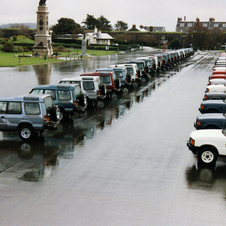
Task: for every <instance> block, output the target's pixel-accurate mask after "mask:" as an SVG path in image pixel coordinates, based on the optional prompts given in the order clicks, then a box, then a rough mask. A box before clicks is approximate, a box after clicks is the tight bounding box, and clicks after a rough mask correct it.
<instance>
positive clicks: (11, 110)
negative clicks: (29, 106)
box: [7, 101, 22, 114]
mask: <svg viewBox="0 0 226 226" xmlns="http://www.w3.org/2000/svg"><path fill="white" fill-rule="evenodd" d="M7 113H8V114H21V113H22V111H21V102H14V101H12V102H11V101H10V102H9V103H8V111H7Z"/></svg>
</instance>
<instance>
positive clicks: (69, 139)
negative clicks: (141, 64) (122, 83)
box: [0, 52, 226, 226]
mask: <svg viewBox="0 0 226 226" xmlns="http://www.w3.org/2000/svg"><path fill="white" fill-rule="evenodd" d="M217 57H218V55H217V54H216V53H215V52H198V53H196V54H195V56H193V57H191V58H190V59H189V60H188V61H186V62H184V63H183V64H181V66H180V67H179V68H177V70H176V71H175V70H173V69H171V70H169V71H167V72H166V73H165V74H162V75H160V76H158V77H157V78H155V79H153V82H152V83H149V84H146V85H144V86H143V87H142V88H140V89H139V90H138V91H136V92H133V93H132V94H131V95H129V96H127V97H123V98H122V99H121V100H118V101H113V102H111V103H107V106H106V107H105V108H104V109H102V110H96V111H87V112H86V113H85V114H84V115H80V116H77V117H75V118H73V120H72V121H71V122H68V123H65V124H61V125H60V128H59V130H58V131H57V132H56V134H50V133H49V134H48V133H47V134H45V133H44V139H43V140H40V141H37V142H34V143H33V144H30V146H29V147H30V148H32V150H35V151H34V152H32V151H31V149H30V148H27V149H26V148H24V149H23V145H25V144H24V142H21V141H19V140H18V139H16V138H10V137H7V136H6V137H5V135H4V134H2V135H1V136H2V137H1V141H0V146H1V147H0V148H1V152H0V154H1V156H2V157H1V164H0V166H1V173H0V210H1V211H0V219H1V223H0V225H4V226H5V225H7V226H11V225H17V226H24V225H32V226H33V225H34V226H35V225H46V226H47V225H48V226H49V225H56V226H58V225H79V226H80V225H85V226H96V225H98V226H99V225H100V226H101V225H104V226H106V225H117V226H118V225H120V226H121V225H122V226H125V225H129V226H132V225H136V226H137V225H139V226H140V225H142V226H143V225H148V226H150V225H154V226H156V225H157V226H165V225H173V226H174V225H178V226H179V225H180V226H181V225H186V226H190V225H192V226H196V225H197V226H198V225H199V226H200V225H205V226H208V225H211V226H212V225H220V226H221V225H225V224H226V218H225V215H224V214H225V213H226V205H225V204H226V203H225V197H226V192H225V191H226V189H225V188H226V176H225V175H226V174H225V173H226V163H225V162H222V161H218V162H217V164H216V167H215V168H200V167H198V166H197V160H196V158H195V157H194V156H193V154H192V152H191V151H189V150H188V149H187V147H186V142H187V139H188V138H189V135H190V132H191V131H192V130H194V126H193V124H194V121H195V118H196V116H197V115H198V114H199V111H198V107H199V105H200V103H201V100H202V98H203V96H204V91H205V88H206V84H207V80H208V76H209V75H210V74H211V70H212V67H213V64H214V61H215V60H216V58H217ZM153 85H155V86H153ZM18 148H19V149H20V150H18ZM21 150H23V151H21ZM26 150H27V152H26ZM18 157H19V158H18ZM40 175H41V176H40Z"/></svg>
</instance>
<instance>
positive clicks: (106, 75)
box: [80, 71, 122, 98]
mask: <svg viewBox="0 0 226 226" xmlns="http://www.w3.org/2000/svg"><path fill="white" fill-rule="evenodd" d="M80 76H82V77H84V76H98V77H100V79H101V82H102V83H103V84H104V85H105V86H106V88H107V95H108V97H109V98H112V97H114V95H113V94H116V95H117V94H120V93H121V86H122V85H121V82H120V80H119V79H117V77H116V74H115V72H114V71H103V72H90V73H83V74H81V75H80ZM112 95H113V96H112Z"/></svg>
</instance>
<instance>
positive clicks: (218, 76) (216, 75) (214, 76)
mask: <svg viewBox="0 0 226 226" xmlns="http://www.w3.org/2000/svg"><path fill="white" fill-rule="evenodd" d="M212 79H226V73H225V74H224V73H222V72H220V73H217V72H216V73H213V74H212V75H210V76H209V80H212Z"/></svg>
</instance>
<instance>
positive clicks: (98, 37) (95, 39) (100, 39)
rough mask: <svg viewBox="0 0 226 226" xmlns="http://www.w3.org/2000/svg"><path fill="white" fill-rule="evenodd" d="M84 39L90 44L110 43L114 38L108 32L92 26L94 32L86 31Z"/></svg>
mask: <svg viewBox="0 0 226 226" xmlns="http://www.w3.org/2000/svg"><path fill="white" fill-rule="evenodd" d="M85 40H86V42H87V43H88V45H90V44H102V45H110V44H111V41H112V40H114V38H113V37H111V36H110V35H109V34H108V33H101V31H100V30H99V31H98V29H97V28H94V32H89V33H86V36H85Z"/></svg>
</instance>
